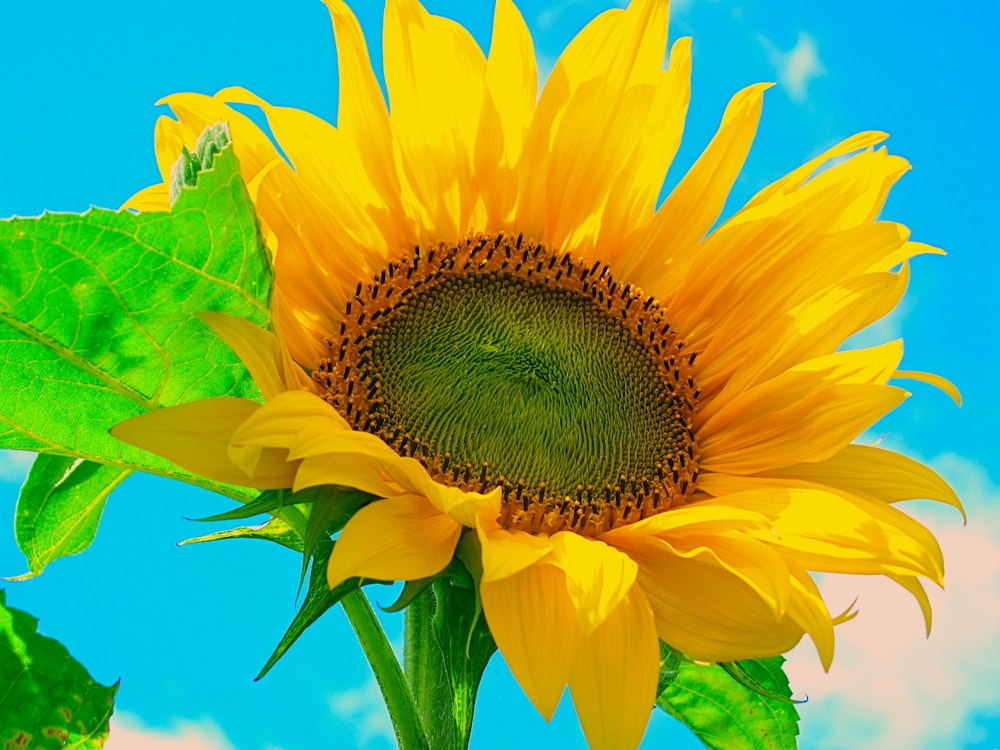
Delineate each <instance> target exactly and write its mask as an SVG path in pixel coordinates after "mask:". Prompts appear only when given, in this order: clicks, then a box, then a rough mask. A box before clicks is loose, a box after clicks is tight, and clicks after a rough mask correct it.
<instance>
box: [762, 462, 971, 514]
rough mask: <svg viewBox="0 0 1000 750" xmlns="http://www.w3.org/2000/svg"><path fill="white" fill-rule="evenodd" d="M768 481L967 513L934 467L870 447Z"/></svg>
mask: <svg viewBox="0 0 1000 750" xmlns="http://www.w3.org/2000/svg"><path fill="white" fill-rule="evenodd" d="M768 477H769V478H770V477H783V478H784V477H787V478H790V479H801V480H805V481H809V482H813V483H816V484H825V485H827V486H829V487H833V488H836V489H840V490H844V491H846V492H848V493H851V494H854V495H861V496H862V497H868V498H871V499H876V498H877V499H880V500H881V501H882V502H888V503H895V502H899V501H901V500H921V499H922V500H937V501H938V502H942V503H945V504H947V505H950V506H952V507H953V508H956V509H957V510H958V511H960V512H961V513H962V517H963V518H964V517H965V509H964V508H963V507H962V501H961V500H960V499H959V497H958V495H957V494H956V493H955V490H953V489H952V488H951V486H950V485H949V484H948V483H947V482H946V481H945V480H944V479H943V478H942V477H941V475H940V474H938V473H937V472H936V471H934V470H933V469H932V468H931V467H929V466H926V465H924V464H922V463H920V462H919V461H914V460H913V459H912V458H909V457H907V456H904V455H902V454H901V453H895V452H894V451H889V450H885V449H884V448H876V447H874V446H868V445H848V446H847V447H845V448H844V449H843V450H842V451H840V452H839V453H837V454H835V455H833V456H831V457H830V458H828V459H826V460H825V461H817V462H809V463H803V464H798V465H796V466H788V467H785V468H783V469H781V470H779V471H776V472H770V473H769V474H768Z"/></svg>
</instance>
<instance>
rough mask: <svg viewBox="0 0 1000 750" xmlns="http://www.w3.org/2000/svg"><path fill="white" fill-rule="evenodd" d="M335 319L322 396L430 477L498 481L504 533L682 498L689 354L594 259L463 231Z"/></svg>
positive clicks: (596, 523) (600, 520)
mask: <svg viewBox="0 0 1000 750" xmlns="http://www.w3.org/2000/svg"><path fill="white" fill-rule="evenodd" d="M345 312H346V315H345V321H344V323H342V324H341V331H340V333H339V335H338V336H334V337H331V338H330V339H329V341H328V346H329V356H328V357H326V358H324V359H323V360H321V361H320V362H319V363H318V365H317V368H316V370H315V371H314V374H313V377H314V378H315V379H316V380H317V382H318V383H319V384H320V388H321V391H323V392H324V397H325V398H326V400H327V401H328V402H329V403H330V404H332V405H333V406H334V407H335V408H336V409H337V410H338V411H339V412H340V413H341V414H342V415H343V416H344V417H345V418H346V419H347V420H348V421H349V422H350V423H352V424H353V425H354V427H355V428H356V429H361V430H365V431H367V432H370V433H373V434H375V435H378V436H379V437H380V438H382V439H383V440H384V441H385V442H386V443H388V444H389V445H390V446H392V447H393V448H394V449H395V450H396V451H397V452H399V453H400V454H402V455H408V456H412V457H414V458H416V459H417V460H419V461H420V462H421V463H422V464H423V465H424V466H425V467H426V468H427V469H428V471H429V472H430V473H431V475H432V476H433V477H434V478H435V479H436V480H437V481H440V482H442V483H446V484H450V485H456V486H459V487H461V488H462V489H464V490H467V491H477V492H488V491H489V490H491V489H493V488H496V487H501V488H503V504H502V510H501V515H500V523H501V525H502V526H504V527H505V528H509V529H523V530H525V531H528V532H531V533H555V532H556V531H560V530H564V529H566V530H572V531H575V532H577V533H581V534H584V535H586V536H596V535H597V534H600V533H602V532H604V531H607V530H608V529H611V528H615V527H617V526H621V525H624V524H627V523H632V522H635V521H638V520H640V519H641V518H645V517H647V516H649V515H652V514H654V513H658V512H661V511H664V510H667V509H668V508H670V507H671V505H675V504H678V503H681V502H683V501H684V500H685V499H686V498H687V497H688V496H689V495H690V494H691V492H692V491H693V489H694V484H695V480H696V479H697V474H698V470H697V450H696V445H695V440H694V431H693V428H692V426H691V415H692V412H693V410H694V405H695V402H696V400H697V397H698V392H697V389H696V388H695V384H694V381H693V379H692V378H691V377H690V375H689V374H688V371H689V369H690V366H691V364H693V361H694V356H693V355H686V354H684V353H683V343H682V342H681V341H679V340H678V339H677V336H676V334H675V332H674V331H673V330H672V329H671V328H670V326H669V324H668V323H667V322H666V321H665V320H664V319H663V311H662V310H661V308H660V307H659V306H658V305H657V303H656V301H655V300H654V299H653V298H652V297H644V296H642V295H641V293H640V292H639V291H638V290H634V289H632V288H631V287H629V286H628V285H621V284H619V283H618V282H616V281H614V280H613V279H612V278H611V276H610V274H609V273H608V268H607V266H602V265H601V264H600V263H596V264H594V265H592V266H582V265H580V263H579V262H578V261H574V259H573V258H571V256H569V255H566V254H554V253H551V252H549V251H548V250H547V249H545V248H544V247H543V246H541V245H538V244H535V243H530V242H527V241H525V240H524V239H523V238H522V237H521V236H518V237H516V238H515V237H509V236H506V235H495V236H484V235H476V236H472V237H470V238H468V239H467V240H465V241H464V242H462V243H460V244H459V245H457V246H451V245H440V246H439V247H437V248H436V249H434V250H431V251H430V252H428V253H426V255H424V254H423V253H422V252H421V250H420V248H417V249H416V250H415V251H414V253H413V254H412V255H411V256H409V257H407V258H404V259H402V261H401V262H400V263H393V264H389V265H388V266H387V267H386V269H385V270H383V271H382V272H381V273H380V274H379V275H378V276H377V277H376V278H375V279H374V280H373V283H371V284H368V285H367V286H363V285H360V284H359V285H358V289H357V292H356V294H355V297H354V299H353V300H352V301H351V302H349V303H348V304H347V309H346V311H345Z"/></svg>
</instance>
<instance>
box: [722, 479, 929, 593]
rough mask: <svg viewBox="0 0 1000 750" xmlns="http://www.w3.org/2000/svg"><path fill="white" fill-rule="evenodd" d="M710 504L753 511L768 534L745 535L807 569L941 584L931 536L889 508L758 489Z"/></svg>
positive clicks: (820, 493)
mask: <svg viewBox="0 0 1000 750" xmlns="http://www.w3.org/2000/svg"><path fill="white" fill-rule="evenodd" d="M704 502H706V503H710V504H716V503H717V504H725V505H727V506H733V507H737V508H747V509H754V510H757V511H758V512H760V513H763V514H765V515H767V516H768V517H769V518H770V519H771V530H769V531H765V530H762V531H751V532H749V533H751V534H752V535H754V536H756V537H757V538H758V539H761V540H762V541H765V542H767V543H768V544H772V545H775V546H777V547H779V548H781V549H782V550H785V551H787V552H788V553H789V554H790V555H791V556H792V557H794V559H795V560H797V561H798V562H800V563H801V564H802V565H804V566H805V567H807V568H809V569H810V570H817V571H824V572H830V573H863V574H864V573H868V574H870V573H880V574H884V573H893V574H896V575H922V576H926V577H928V578H930V579H931V580H934V581H936V582H938V583H941V582H942V580H943V575H944V562H943V558H942V555H941V549H940V547H939V546H938V543H937V540H936V539H935V538H934V535H933V534H931V533H930V531H928V530H927V529H926V528H925V527H924V526H923V525H922V524H920V523H919V522H917V521H916V520H914V519H913V518H911V517H910V516H908V515H906V514H905V513H903V512H901V511H899V510H897V509H896V508H894V507H892V506H891V505H886V504H885V503H883V502H879V501H875V500H867V499H865V498H861V497H853V496H851V495H847V494H841V493H837V492H832V491H826V490H820V489H794V488H793V489H770V490H768V489H761V490H750V491H746V492H741V493H738V494H735V495H727V496H724V497H721V498H717V499H715V500H706V501H704Z"/></svg>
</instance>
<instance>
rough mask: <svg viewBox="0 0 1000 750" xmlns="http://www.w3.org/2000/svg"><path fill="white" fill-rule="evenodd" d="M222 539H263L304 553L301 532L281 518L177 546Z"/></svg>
mask: <svg viewBox="0 0 1000 750" xmlns="http://www.w3.org/2000/svg"><path fill="white" fill-rule="evenodd" d="M220 539H263V540H265V541H268V542H274V543H275V544H280V545H281V546H282V547H287V548H288V549H291V550H295V551H296V552H302V550H303V547H302V537H301V536H300V535H299V532H298V531H297V530H296V529H295V528H293V527H292V526H291V525H290V524H289V523H288V521H286V520H285V519H283V518H280V517H277V518H270V519H268V521H267V522H266V523H263V524H261V525H260V526H239V527H237V528H235V529H226V530H225V531H216V532H214V533H212V534H205V535H204V536H196V537H192V538H191V539H185V540H184V541H183V542H178V543H177V544H178V546H180V547H183V546H184V545H185V544H198V543H200V542H216V541H219V540H220Z"/></svg>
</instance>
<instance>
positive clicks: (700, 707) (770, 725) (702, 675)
mask: <svg viewBox="0 0 1000 750" xmlns="http://www.w3.org/2000/svg"><path fill="white" fill-rule="evenodd" d="M784 662H785V659H784V657H782V656H775V657H772V658H768V659H754V660H746V661H741V662H737V663H738V664H739V665H740V668H739V670H740V672H741V674H744V675H745V676H746V677H747V678H748V680H749V681H750V682H751V684H755V685H756V686H757V688H760V689H762V690H763V691H766V692H768V693H771V694H773V695H774V696H777V697H776V698H771V697H767V696H764V695H760V693H759V692H758V690H757V689H752V688H751V687H747V686H745V685H743V684H740V682H738V681H737V680H735V679H733V677H731V676H730V675H729V674H728V673H727V671H726V669H724V668H723V667H721V666H719V665H718V664H710V665H705V666H702V665H698V664H693V663H691V662H687V661H682V662H680V663H679V665H678V666H679V668H678V670H677V672H678V673H677V676H676V677H675V678H674V679H673V680H672V681H670V682H669V685H668V687H667V689H666V690H665V691H664V692H663V693H661V694H660V697H659V699H658V700H657V701H656V704H657V705H658V706H659V707H660V708H662V709H663V710H665V711H666V712H667V713H669V714H670V715H671V716H673V717H675V718H677V719H680V720H681V721H682V722H684V723H685V724H687V725H688V727H690V728H691V730H692V731H693V732H694V733H695V734H696V735H697V736H698V738H699V739H701V741H702V742H704V743H705V745H706V746H708V747H709V748H712V749H713V750H793V749H794V748H795V747H796V746H797V741H796V737H797V736H798V733H799V727H798V721H799V715H798V712H797V711H796V710H795V706H794V705H792V701H791V700H790V698H791V694H792V693H791V690H790V689H789V687H788V678H786V677H785V673H784V672H783V671H782V666H781V665H782V664H784Z"/></svg>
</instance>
